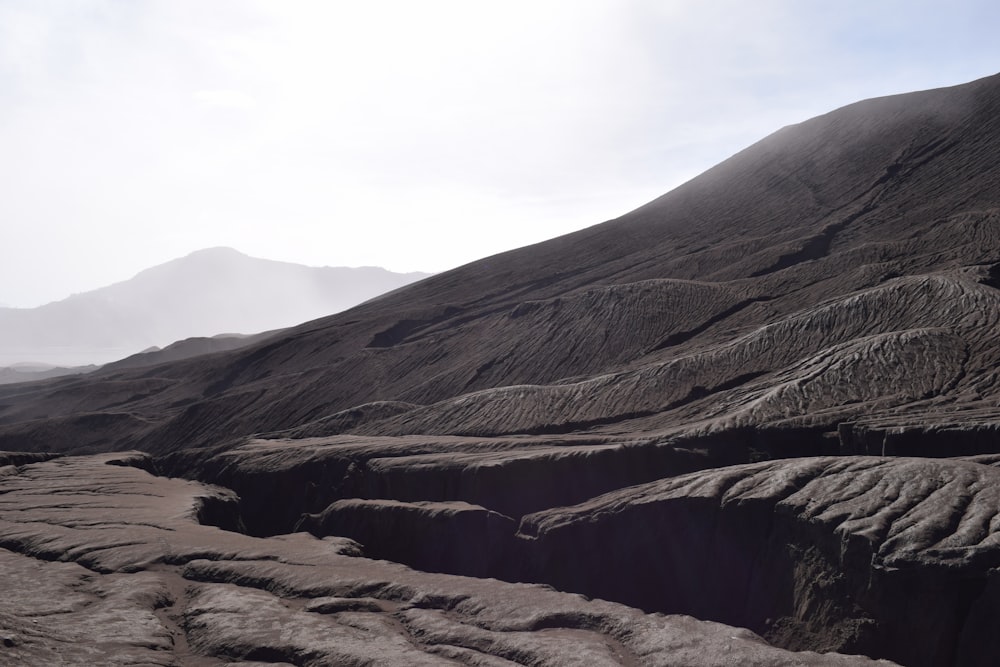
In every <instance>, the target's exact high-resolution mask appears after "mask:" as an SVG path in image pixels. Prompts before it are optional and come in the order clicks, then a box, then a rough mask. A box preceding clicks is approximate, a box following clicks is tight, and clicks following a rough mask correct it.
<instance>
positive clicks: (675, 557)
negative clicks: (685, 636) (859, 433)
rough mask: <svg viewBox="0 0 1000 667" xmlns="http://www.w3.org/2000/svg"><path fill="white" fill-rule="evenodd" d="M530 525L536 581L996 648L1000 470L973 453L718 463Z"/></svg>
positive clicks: (779, 631) (809, 632)
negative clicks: (992, 625)
mask: <svg viewBox="0 0 1000 667" xmlns="http://www.w3.org/2000/svg"><path fill="white" fill-rule="evenodd" d="M521 536H522V538H523V539H524V540H525V541H526V542H527V543H528V546H527V547H526V549H527V552H528V553H529V554H530V560H529V561H528V565H527V567H528V568H531V567H538V568H539V570H538V571H537V572H535V573H534V574H533V578H534V579H536V580H539V581H547V582H549V583H552V584H553V585H555V586H557V587H559V588H562V589H565V590H574V591H577V592H581V593H585V594H587V595H594V596H602V597H607V598H610V599H615V600H619V601H622V602H624V603H627V604H631V605H635V606H638V607H642V608H645V609H657V610H661V611H666V612H684V613H692V614H695V615H698V616H701V617H707V618H713V619H716V620H721V621H724V622H728V623H734V624H739V625H744V626H747V627H750V628H752V629H754V630H756V631H758V632H761V633H763V634H765V635H766V636H768V637H770V638H771V639H772V640H775V641H778V642H781V643H783V644H784V645H786V646H798V647H802V646H811V647H815V648H819V647H822V648H833V647H836V648H841V649H845V650H859V651H862V652H865V653H867V654H869V655H882V656H887V657H890V658H892V659H895V660H899V661H900V662H902V663H903V664H907V665H938V664H963V665H967V664H988V662H989V660H991V659H992V658H991V657H988V656H995V655H997V649H998V646H997V644H996V639H995V635H994V633H993V631H992V630H990V629H989V628H990V623H991V622H990V620H989V619H991V618H995V614H996V613H997V609H998V606H1000V597H998V590H997V583H996V581H995V573H994V572H995V569H996V568H997V567H998V566H1000V469H997V468H996V467H993V466H989V465H983V464H980V463H978V462H975V461H969V460H965V461H959V460H930V459H915V458H902V459H889V458H876V457H849V458H807V459H794V460H782V461H772V462H766V463H760V464H750V465H741V466H733V467H729V468H723V469H718V470H708V471H703V472H697V473H692V474H689V475H683V476H680V477H675V478H671V479H664V480H660V481H657V482H653V483H650V484H646V485H642V486H637V487H633V488H629V489H623V490H620V491H616V492H613V493H610V494H607V495H604V496H601V497H598V498H594V499H592V500H590V501H588V502H585V503H582V504H580V505H577V506H574V507H568V508H556V509H552V510H547V511H544V512H539V513H536V514H533V515H530V516H528V517H525V519H524V520H523V522H522V525H521ZM598 545H614V547H613V548H598ZM597 572H599V573H602V576H599V577H598V576H594V573H597Z"/></svg>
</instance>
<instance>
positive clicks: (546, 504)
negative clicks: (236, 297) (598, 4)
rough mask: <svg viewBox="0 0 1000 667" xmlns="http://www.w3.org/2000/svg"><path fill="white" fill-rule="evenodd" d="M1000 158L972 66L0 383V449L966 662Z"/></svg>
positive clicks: (526, 569) (425, 559)
mask: <svg viewBox="0 0 1000 667" xmlns="http://www.w3.org/2000/svg"><path fill="white" fill-rule="evenodd" d="M998 154H1000V76H994V77H990V78H987V79H983V80H980V81H975V82H972V83H969V84H965V85H962V86H957V87H954V88H948V89H941V90H933V91H926V92H920V93H912V94H908V95H900V96H894V97H889V98H883V99H877V100H869V101H866V102H861V103H858V104H855V105H851V106H848V107H845V108H843V109H840V110H837V111H834V112H831V113H829V114H826V115H824V116H820V117H818V118H815V119H812V120H809V121H806V122H804V123H801V124H799V125H795V126H791V127H787V128H784V129H782V130H780V131H778V132H776V133H775V134H773V135H771V136H770V137H768V138H766V139H764V140H762V141H760V142H758V143H757V144H755V145H753V146H751V147H749V148H747V149H746V150H744V151H743V152H741V153H739V154H737V155H735V156H734V157H732V158H731V159H729V160H727V161H725V162H723V163H722V164H720V165H718V166H717V167H715V168H713V169H711V170H709V171H708V172H706V173H705V174H703V175H701V176H699V177H698V178H695V179H694V180H692V181H690V182H689V183H687V184H685V185H683V186H681V187H680V188H677V189H676V190H674V191H672V192H670V193H668V194H666V195H664V196H662V197H660V198H659V199H657V200H655V201H653V202H650V203H649V204H647V205H646V206H643V207H641V208H639V209H637V210H635V211H633V212H631V213H628V214H626V215H624V216H622V217H621V218H619V219H616V220H613V221H609V222H606V223H603V224H600V225H596V226H594V227H591V228H589V229H586V230H583V231H581V232H578V233H575V234H571V235H568V236H564V237H560V238H557V239H553V240H551V241H548V242H545V243H540V244H537V245H534V246H530V247H527V248H522V249H519V250H515V251H512V252H508V253H504V254H501V255H497V256H495V257H490V258H486V259H483V260H481V261H478V262H474V263H472V264H469V265H467V266H464V267H460V268H458V269H455V270H453V271H449V272H447V273H444V274H440V275H436V276H433V277H431V278H428V279H426V280H423V281H421V282H419V283H416V284H414V285H410V286H407V287H405V288H402V289H399V290H396V291H395V292H392V293H389V294H386V295H383V296H381V297H378V298H376V299H372V300H370V301H368V302H366V303H364V304H361V305H359V306H357V307H355V308H352V309H350V310H348V311H346V312H343V313H340V314H337V315H333V316H331V317H326V318H323V319H320V320H315V321H311V322H307V323H305V324H302V325H299V326H297V327H295V328H292V329H289V330H287V331H283V332H280V333H278V334H277V335H275V336H273V337H270V338H267V339H265V340H262V341H260V342H258V343H256V344H253V345H250V346H248V347H246V348H242V349H239V350H232V351H227V352H220V353H218V354H213V355H207V356H203V357H198V358H192V359H186V360H180V361H175V362H171V363H164V364H160V365H155V366H146V367H143V368H140V369H124V368H123V369H108V370H107V371H104V372H100V373H97V374H94V375H90V376H86V377H78V378H65V379H59V380H52V381H47V382H39V383H34V384H26V385H10V386H6V387H0V448H2V449H10V450H27V451H36V452H37V451H44V450H55V451H61V452H71V453H83V452H92V451H96V452H101V451H108V450H117V449H128V448H139V449H143V450H145V451H147V452H151V453H152V455H153V458H152V459H149V460H148V461H147V463H145V464H144V465H146V466H147V467H149V468H150V469H155V470H158V471H160V472H161V473H164V474H171V475H174V476H186V477H193V478H197V479H199V480H201V481H202V482H209V483H212V484H217V485H221V486H225V487H228V488H229V489H231V490H232V491H234V492H235V493H236V494H237V495H238V497H239V513H240V516H239V520H240V521H241V522H242V524H241V525H242V527H243V528H244V529H245V530H246V531H247V532H249V533H250V534H253V535H256V536H259V537H262V538H263V537H265V536H268V535H271V536H273V535H284V534H286V533H293V532H299V531H302V530H308V531H309V532H311V533H313V535H315V536H317V537H328V536H335V537H338V538H340V537H348V538H351V539H355V540H358V541H359V542H361V543H362V544H363V548H364V553H365V554H367V555H369V556H370V557H372V558H378V559H389V560H394V561H397V562H400V563H405V564H409V565H412V566H413V567H417V568H419V569H422V570H425V571H437V572H445V573H449V574H461V575H465V576H476V577H483V578H484V579H483V581H484V582H485V580H486V579H487V578H496V579H506V580H510V581H532V582H536V583H537V582H540V583H547V584H550V585H553V586H556V587H559V588H562V589H564V590H567V591H570V592H576V593H583V594H587V595H599V596H601V597H603V598H606V599H609V600H611V601H614V602H619V603H624V604H629V605H638V606H640V607H642V608H643V609H644V610H645V611H650V612H664V613H684V614H694V615H696V616H698V617H699V618H702V619H708V620H715V621H721V622H728V623H737V624H741V625H746V626H748V627H750V628H751V629H753V630H754V631H756V632H759V633H761V634H762V635H763V636H764V637H765V638H766V639H767V640H769V641H772V642H774V643H776V644H778V645H779V646H782V647H784V648H789V649H796V650H801V649H810V650H820V651H831V650H833V651H844V652H854V651H860V652H864V653H866V654H867V655H869V656H873V657H884V658H888V659H890V660H899V661H901V662H903V663H904V664H908V665H921V666H922V665H927V666H928V667H930V666H931V665H942V664H944V665H947V664H976V665H978V664H982V665H988V664H996V662H997V658H998V651H1000V648H998V647H997V645H996V642H995V640H993V639H992V637H993V636H994V633H993V632H992V628H991V626H990V621H989V619H991V618H995V615H996V613H998V610H1000V585H998V581H997V576H996V573H997V572H1000V550H997V549H995V548H994V547H993V545H995V544H998V543H1000V521H998V520H996V517H998V516H1000V501H998V496H997V494H996V493H994V492H993V491H992V490H991V489H992V487H993V485H995V482H996V481H997V480H996V474H995V468H996V463H997V458H998V450H1000V445H998V442H1000V440H998V434H1000V385H998V381H1000V375H998V370H997V369H1000V340H998V339H997V336H996V331H997V324H998V321H1000V250H998V249H1000V178H997V175H998V173H997V166H996V161H995V156H996V155H998ZM972 455H978V456H972ZM897 456H899V457H900V458H898V459H897V458H895V457H897ZM959 456H963V457H966V458H965V460H951V461H935V462H929V461H927V460H925V459H921V458H919V457H935V458H945V457H959ZM904 457H905V458H904ZM769 459H773V460H769ZM67 465H73V464H70V463H67ZM803 489H807V490H806V491H805V492H803V493H800V491H802V490H803ZM28 495H30V496H32V497H34V491H30V492H29V493H28ZM68 511H70V514H72V508H70V510H68ZM74 517H75V515H74V516H71V517H70V520H71V521H76V519H75V518H74ZM5 530H6V532H5ZM19 531H21V528H19V527H18V526H12V527H10V528H9V529H3V527H0V545H2V544H4V543H11V544H20V542H18V539H19V537H18V536H19V535H21V534H22V533H21V532H19ZM88 539H90V538H88ZM273 539H276V540H279V541H280V540H281V539H285V538H273ZM295 539H298V538H295ZM39 540H40V543H47V541H45V540H43V539H42V538H39ZM33 545H34V542H32V544H30V545H28V546H29V547H32V548H34V547H33ZM873 554H876V555H877V556H878V557H877V558H876V557H872V556H873ZM46 555H47V556H48V557H50V558H51V557H55V556H56V554H51V553H46ZM261 567H263V566H261ZM268 567H270V566H268ZM274 572H275V574H274V575H273V576H271V575H268V576H271V578H268V576H264V575H262V574H261V571H260V570H259V569H258V566H256V565H252V564H251V565H247V566H245V567H244V566H239V565H236V566H230V565H226V566H225V567H223V568H222V569H221V570H218V569H213V567H212V566H211V565H205V566H204V569H203V568H202V566H198V567H194V568H191V573H192V577H210V578H211V577H218V578H217V579H213V581H217V582H233V581H236V582H244V583H245V582H246V581H248V580H250V581H262V582H266V583H263V584H261V585H263V586H264V587H268V586H272V585H274V586H278V585H279V584H275V583H274V582H275V581H277V580H279V579H281V580H282V581H284V579H282V577H284V575H281V574H278V573H277V569H275V570H274ZM373 576H374V575H373ZM303 577H304V581H306V583H303V584H302V588H301V590H307V589H308V588H309V586H312V585H318V584H312V583H308V582H309V581H311V580H310V579H309V575H303ZM248 578H249V579H248ZM369 584H370V585H371V586H372V588H375V589H378V590H382V589H381V588H379V587H380V586H381V585H382V584H379V583H378V582H362V583H361V584H360V585H361V587H362V588H364V586H366V585H369ZM280 585H281V586H284V584H280ZM482 585H483V586H484V587H488V586H492V585H493V584H488V583H482ZM269 590H270V589H269ZM282 590H291V589H289V588H283V589H282ZM492 590H496V591H501V590H509V589H503V587H497V588H496V589H492ZM497 594H498V595H501V596H504V595H508V593H502V592H501V593H497ZM914 595H915V597H914ZM544 627H550V626H544ZM532 629H538V626H532ZM914 629H916V630H914ZM914 631H916V634H917V637H918V639H919V641H914V640H913V639H912V638H911V636H910V635H911V634H913V633H914ZM386 632H387V631H386ZM386 636H389V634H386ZM393 636H394V635H393ZM209 639H210V638H206V640H205V641H206V642H207V641H209ZM677 656H678V654H673V655H672V657H671V658H670V659H673V660H675V662H674V663H673V664H686V663H685V661H684V660H683V659H682V658H679V657H677ZM615 660H617V661H618V664H634V663H635V662H636V660H632V663H630V662H629V659H627V658H620V657H619V658H615V659H613V660H611V662H612V664H614V661H615Z"/></svg>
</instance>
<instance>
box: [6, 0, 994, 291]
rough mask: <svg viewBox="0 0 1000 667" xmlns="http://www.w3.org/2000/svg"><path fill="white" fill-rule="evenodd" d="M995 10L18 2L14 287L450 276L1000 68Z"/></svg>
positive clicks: (929, 5)
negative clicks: (200, 255)
mask: <svg viewBox="0 0 1000 667" xmlns="http://www.w3.org/2000/svg"><path fill="white" fill-rule="evenodd" d="M998 25H1000V3H997V2H995V0H990V1H985V0H984V1H983V2H963V1H961V0H952V1H950V2H921V1H919V0H905V1H904V0H899V1H896V0H879V1H875V0H864V1H854V0H837V1H836V2H833V1H828V2H823V1H819V0H817V1H815V2H806V1H804V0H754V2H746V0H688V1H680V0H530V1H520V0H505V1H504V2H485V1H477V0H455V1H443V0H419V1H415V0H398V1H389V0H386V1H378V0H356V1H354V2H339V1H336V0H327V1H316V2H306V1H295V0H273V1H269V0H259V1H253V0H51V1H50V0H0V253H2V254H0V303H3V304H7V305H11V306H21V307H26V306H35V305H38V304H41V303H44V302H47V301H52V300H55V299H59V298H63V297H65V296H68V295H69V294H70V293H73V292H81V291H86V290H89V289H93V288H96V287H99V286H103V285H106V284H109V283H112V282H116V281H119V280H124V279H127V278H129V277H131V276H132V275H134V274H135V273H136V272H138V271H139V270H141V269H143V268H146V267H149V266H152V265H155V264H158V263H162V262H164V261H167V260H170V259H173V258H176V257H180V256H182V255H185V254H188V253H189V252H192V251H194V250H197V249H200V248H205V247H210V246H220V245H224V246H231V247H235V248H237V249H239V250H241V251H242V252H244V253H247V254H250V255H254V256H258V257H266V258H269V259H279V260H286V261H293V262H300V263H304V264H310V265H317V266H319V265H333V266H359V265H378V266H383V267H386V268H389V269H392V270H397V271H411V270H423V271H441V270H444V269H448V268H451V267H453V266H457V265H459V264H463V263H465V262H468V261H471V260H474V259H477V258H479V257H483V256H486V255H489V254H493V253H495V252H499V251H501V250H506V249H509V248H513V247H518V246H521V245H526V244H528V243H533V242H535V241H540V240H544V239H546V238H551V237H553V236H557V235H559V234H563V233H566V232H569V231H573V230H575V229H579V228H582V227H586V226H589V225H591V224H596V223H598V222H602V221H604V220H607V219H610V218H614V217H617V216H618V215H621V214H623V213H625V212H627V211H628V210H630V209H632V208H635V207H637V206H639V205H641V204H643V203H644V202H646V201H648V200H650V199H652V198H654V197H656V196H658V195H660V194H662V193H664V192H666V191H668V190H670V189H672V188H673V187H675V186H676V185H679V184H680V183H682V182H683V181H685V180H687V179H688V178H690V177H692V176H695V175H697V174H698V173H700V172H702V171H704V170H705V169H707V168H708V167H710V166H712V165H713V164H715V163H717V162H719V161H721V160H723V159H725V158H726V157H728V156H730V155H732V154H733V153H735V152H737V151H738V150H740V149H742V148H744V147H745V146H747V145H749V144H750V143H752V142H754V141H756V140H758V139H760V138H762V137H764V136H766V135H767V134H770V133H771V132H772V131H774V130H777V129H778V128H780V127H781V126H783V125H787V124H789V123H794V122H799V121H802V120H805V119H806V118H809V117H811V116H815V115H817V114H820V113H824V112H826V111H830V110H832V109H834V108H836V107H839V106H842V105H844V104H848V103H850V102H853V101H857V100H859V99H862V98H867V97H873V96H878V95H887V94H893V93H900V92H907V91H911V90H919V89H926V88H933V87H938V86H945V85H953V84H958V83H963V82H966V81H969V80H972V79H976V78H979V77H982V76H986V75H989V74H993V73H996V72H997V71H1000V40H998V39H997V37H996V27H997V26H998Z"/></svg>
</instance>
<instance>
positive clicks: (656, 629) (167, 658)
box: [0, 455, 874, 667]
mask: <svg viewBox="0 0 1000 667" xmlns="http://www.w3.org/2000/svg"><path fill="white" fill-rule="evenodd" d="M114 460H118V461H119V462H121V461H122V459H121V457H120V456H112V455H102V456H95V457H71V458H62V459H57V460H54V461H49V462H45V463H36V464H32V465H27V466H23V467H21V468H20V469H18V470H17V471H16V472H14V473H13V474H9V475H7V476H4V477H2V478H0V546H2V549H0V567H2V568H3V570H4V573H5V574H6V575H8V576H7V577H5V580H7V581H14V582H16V585H14V586H6V587H4V590H3V591H2V592H0V596H2V599H3V607H2V609H3V612H2V615H0V623H2V629H0V632H2V633H3V648H0V655H2V656H3V659H4V660H5V661H12V662H13V663H14V664H26V665H31V664H66V665H73V664H78V665H93V664H107V665H124V664H150V665H163V666H165V667H166V666H167V665H221V664H230V663H235V664H239V663H243V662H252V661H258V662H266V663H271V664H273V663H285V664H291V665H298V666H300V667H306V666H308V667H313V666H318V665H385V664H398V665H423V664H426V665H431V664H433V665H438V664H465V665H502V664H532V665H575V664H581V661H582V662H584V663H586V664H592V665H640V664H641V665H695V666H697V665H718V664H724V663H726V662H731V661H734V660H735V661H736V662H738V663H739V664H742V665H760V666H764V665H863V664H874V663H873V662H872V661H870V660H868V659H867V658H859V657H851V656H842V655H836V654H826V655H824V654H817V653H809V652H802V653H793V652H788V651H785V650H782V649H778V648H774V647H772V646H770V645H768V644H767V643H765V642H764V641H763V640H762V639H760V637H758V636H757V635H754V634H753V633H751V632H749V631H747V630H741V629H736V628H732V627H729V626H725V625H721V624H718V623H711V622H702V621H698V620H695V619H693V618H688V617H671V616H662V615H648V614H645V613H643V612H640V611H638V610H636V609H632V608H629V607H626V606H623V605H621V604H616V603H611V602H602V601H597V600H594V601H589V600H587V599H585V598H582V597H580V596H577V595H571V594H567V593H560V592H556V591H554V590H552V589H549V588H546V587H541V586H537V585H527V584H506V583H502V582H497V581H494V580H480V579H471V578H464V577H455V576H448V575H435V574H427V573H422V572H418V571H414V570H411V569H408V568H406V567H403V566H401V565H397V564H394V563H389V562H385V561H372V560H368V559H365V558H361V557H357V556H353V555H349V554H353V553H357V550H356V546H355V545H354V544H353V543H351V542H350V541H348V540H343V539H336V538H328V539H325V540H319V539H315V538H313V537H311V536H309V535H306V534H302V533H297V534H292V535H285V536H279V537H273V538H267V539H263V538H254V537H249V536H246V535H241V534H238V533H233V532H227V531H224V530H221V529H219V528H216V527H213V526H205V525H201V524H199V523H198V522H197V520H196V517H197V515H198V513H199V510H200V508H201V507H202V506H203V500H202V499H204V498H206V497H224V498H225V497H230V495H229V494H227V492H226V491H224V490H221V489H218V488H212V487H207V486H205V485H203V484H198V483H194V482H188V481H182V480H176V479H169V478H161V477H154V476H153V475H151V474H149V473H148V472H146V471H144V470H141V469H139V468H136V467H132V466H129V465H108V463H110V462H112V461H114ZM125 462H131V463H137V462H139V460H138V457H126V458H125ZM39 593H41V595H40V594H39Z"/></svg>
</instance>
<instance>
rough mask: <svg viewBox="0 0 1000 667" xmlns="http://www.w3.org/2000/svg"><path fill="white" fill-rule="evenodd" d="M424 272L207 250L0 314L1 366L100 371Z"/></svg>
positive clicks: (302, 314)
mask: <svg viewBox="0 0 1000 667" xmlns="http://www.w3.org/2000/svg"><path fill="white" fill-rule="evenodd" d="M426 275H427V274H419V273H413V274H397V273H392V272H390V271H386V270H385V269H380V268H376V267H362V268H343V267H321V268H314V267H306V266H301V265H298V264H290V263H287V262H275V261H271V260H264V259H257V258H253V257H248V256H246V255H243V254H241V253H239V252H237V251H235V250H232V249H230V248H210V249H207V250H200V251H198V252H194V253H191V254H190V255H188V256H186V257H182V258H180V259H176V260H173V261H171V262H167V263H166V264H161V265H159V266H155V267H153V268H150V269H146V270H145V271H142V272H140V273H139V274H137V275H136V276H135V277H133V278H132V279H130V280H126V281H124V282H120V283H116V284H114V285H110V286H108V287H104V288H101V289H97V290H94V291H92V292H85V293H82V294H75V295H73V296H71V297H69V298H67V299H63V300H62V301H56V302H53V303H50V304H46V305H44V306H40V307H38V308H30V309H21V308H0V363H15V362H24V361H38V360H42V361H50V362H53V361H54V362H59V363H63V364H82V363H95V362H99V363H103V362H107V361H112V360H114V359H120V358H122V357H124V356H127V355H129V354H133V353H136V352H139V351H140V350H144V349H146V348H149V347H152V346H157V347H162V346H165V345H168V344H170V343H173V342H174V341H178V340H181V339H185V338H191V337H194V336H203V337H204V336H213V335H216V334H220V333H244V334H251V333H258V332H261V331H267V330H272V329H278V328H281V327H287V326H291V325H294V324H298V323H300V322H303V321H306V320H311V319H315V318H317V317H322V316H325V315H329V314H330V313H334V312H338V311H341V310H344V309H346V308H349V307H351V306H353V305H356V304H358V303H361V302H362V301H365V300H366V299H370V298H371V297H373V296H376V295H378V294H382V293H383V292H387V291H389V290H392V289H395V288H397V287H400V286H402V285H405V284H407V283H410V282H413V281H414V280H418V279H420V278H424V277H426Z"/></svg>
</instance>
